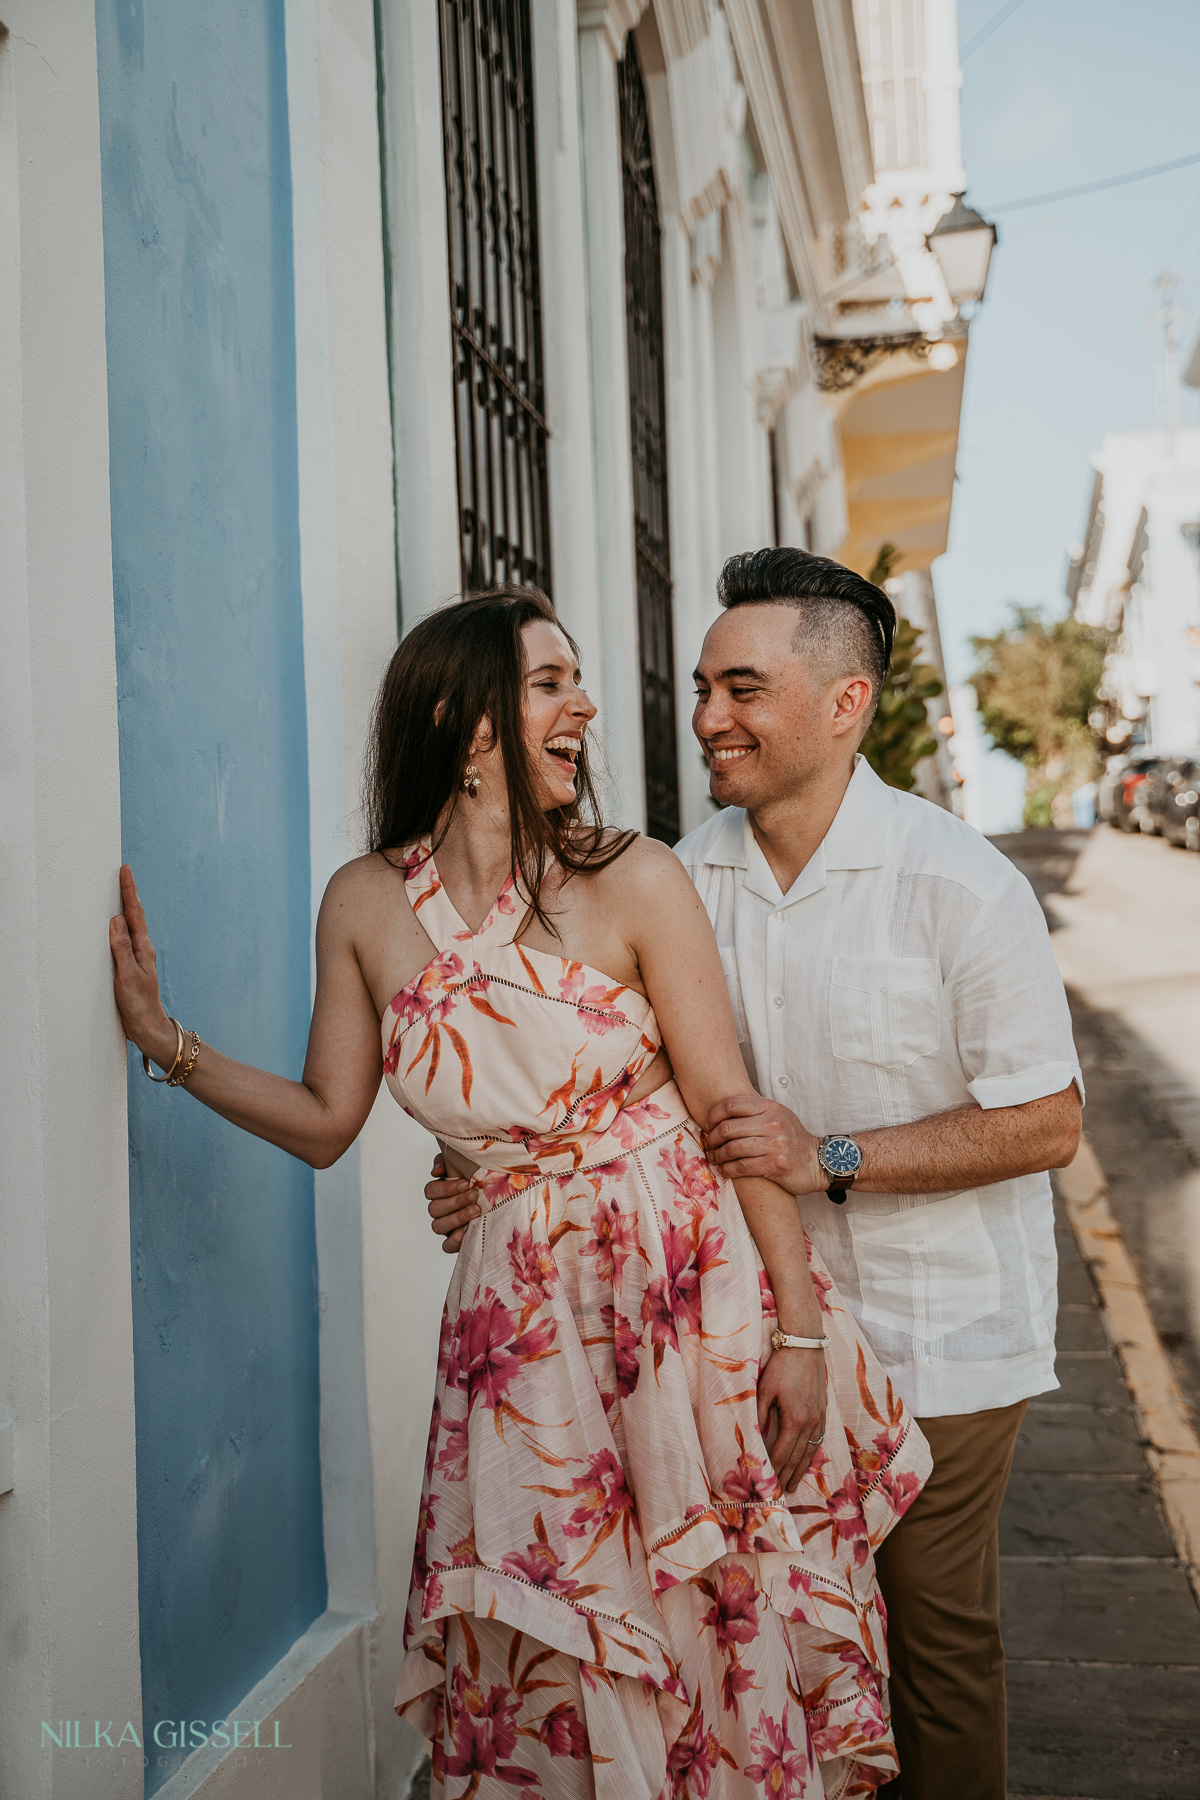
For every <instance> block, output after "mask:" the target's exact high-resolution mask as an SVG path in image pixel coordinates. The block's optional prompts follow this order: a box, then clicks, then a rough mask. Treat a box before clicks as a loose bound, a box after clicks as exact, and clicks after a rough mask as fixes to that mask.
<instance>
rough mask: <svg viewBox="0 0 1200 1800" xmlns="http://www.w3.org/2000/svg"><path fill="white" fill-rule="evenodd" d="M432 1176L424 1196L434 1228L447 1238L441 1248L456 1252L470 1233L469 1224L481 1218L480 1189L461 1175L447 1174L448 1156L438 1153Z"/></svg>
mask: <svg viewBox="0 0 1200 1800" xmlns="http://www.w3.org/2000/svg"><path fill="white" fill-rule="evenodd" d="M429 1173H430V1175H431V1176H432V1177H433V1179H432V1180H431V1181H427V1182H426V1183H425V1198H426V1199H427V1200H428V1202H429V1217H430V1218H431V1219H432V1220H433V1229H434V1231H435V1232H436V1233H437V1235H438V1236H439V1237H440V1238H443V1239H444V1240H445V1241H444V1243H443V1244H442V1249H443V1250H444V1251H446V1253H447V1255H449V1256H453V1255H455V1254H456V1253H457V1251H458V1250H459V1249H461V1247H462V1241H463V1239H464V1237H465V1236H466V1235H467V1226H468V1225H469V1224H470V1223H471V1220H472V1219H477V1218H479V1216H480V1214H481V1212H482V1208H481V1207H480V1205H479V1189H478V1188H475V1187H472V1186H471V1183H470V1182H469V1181H464V1180H463V1179H462V1178H461V1176H457V1175H452V1176H448V1175H447V1173H446V1159H445V1157H443V1156H436V1157H435V1158H434V1161H433V1167H432V1169H430V1171H429Z"/></svg>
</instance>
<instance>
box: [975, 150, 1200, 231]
mask: <svg viewBox="0 0 1200 1800" xmlns="http://www.w3.org/2000/svg"><path fill="white" fill-rule="evenodd" d="M1193 163H1200V150H1197V151H1196V152H1195V154H1194V155H1192V156H1177V157H1176V158H1175V160H1174V162H1164V163H1153V164H1152V165H1151V166H1150V168H1148V169H1130V170H1128V171H1127V172H1126V173H1125V174H1124V175H1109V176H1106V177H1105V179H1104V180H1103V181H1085V182H1084V183H1083V185H1082V187H1069V188H1058V189H1057V190H1056V191H1055V192H1054V193H1053V194H1027V195H1026V196H1025V198H1024V199H1023V200H1001V201H1000V202H999V203H998V204H997V205H995V206H986V207H984V209H983V210H984V213H985V215H986V216H988V217H990V216H991V215H992V213H1005V212H1018V211H1020V209H1021V208H1022V207H1025V206H1048V205H1049V203H1050V202H1051V201H1052V200H1078V199H1079V197H1080V196H1081V195H1082V194H1098V193H1100V192H1101V190H1102V189H1103V188H1114V187H1124V186H1125V184H1126V183H1127V182H1130V181H1146V180H1148V179H1149V177H1150V176H1151V175H1169V174H1170V172H1171V170H1172V169H1187V168H1190V167H1191V166H1192V164H1193Z"/></svg>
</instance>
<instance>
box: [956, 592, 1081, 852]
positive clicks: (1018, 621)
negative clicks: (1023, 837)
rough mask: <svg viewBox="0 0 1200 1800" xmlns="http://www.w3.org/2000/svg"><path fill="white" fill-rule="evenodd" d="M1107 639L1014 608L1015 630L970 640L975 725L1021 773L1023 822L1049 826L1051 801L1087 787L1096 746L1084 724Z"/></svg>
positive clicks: (1072, 623)
mask: <svg viewBox="0 0 1200 1800" xmlns="http://www.w3.org/2000/svg"><path fill="white" fill-rule="evenodd" d="M1111 641H1112V638H1111V634H1110V633H1109V632H1107V631H1104V630H1101V629H1100V628H1099V627H1098V626H1094V625H1082V624H1080V622H1079V620H1078V619H1071V618H1067V619H1055V620H1047V618H1046V617H1045V615H1044V613H1043V612H1042V611H1041V609H1040V608H1039V607H1036V606H1014V607H1013V609H1012V623H1011V624H1010V625H1007V626H1005V627H1004V628H1003V630H1001V631H997V632H993V633H992V635H991V636H990V637H985V636H977V637H973V638H972V639H971V648H972V649H973V650H974V652H975V656H976V666H975V672H974V674H973V675H972V676H971V684H972V686H973V687H974V689H975V692H976V694H977V695H978V698H979V719H980V723H981V725H982V726H983V729H984V730H985V731H986V732H987V734H988V736H989V737H990V738H991V739H992V741H993V743H994V744H995V745H996V747H997V748H998V749H1000V750H1003V751H1004V752H1005V754H1006V755H1008V756H1011V757H1013V758H1015V760H1016V761H1017V762H1019V763H1023V764H1024V766H1025V823H1026V825H1049V824H1051V823H1052V822H1053V817H1054V800H1055V798H1056V797H1057V796H1058V795H1059V794H1069V793H1071V792H1073V791H1074V789H1075V788H1077V787H1080V786H1082V784H1083V783H1084V782H1086V781H1090V780H1091V779H1092V778H1093V777H1094V776H1095V775H1096V773H1097V770H1098V767H1099V744H1098V740H1097V738H1096V734H1095V732H1094V731H1093V730H1092V728H1091V726H1090V725H1089V724H1088V713H1089V712H1090V711H1091V710H1092V708H1093V707H1094V706H1095V704H1096V690H1097V688H1098V687H1099V685H1100V680H1101V677H1102V675H1103V673H1104V658H1105V655H1106V654H1107V651H1108V648H1109V645H1110V643H1111Z"/></svg>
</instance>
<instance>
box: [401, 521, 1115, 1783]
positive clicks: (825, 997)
mask: <svg viewBox="0 0 1200 1800" xmlns="http://www.w3.org/2000/svg"><path fill="white" fill-rule="evenodd" d="M718 597H719V599H720V601H721V605H722V608H723V609H724V610H723V613H722V616H721V617H720V618H718V620H717V621H716V623H715V624H714V625H713V626H712V627H711V629H710V630H709V632H708V635H707V636H706V638H705V641H704V647H703V650H702V652H701V656H700V662H699V665H698V667H697V669H696V687H697V704H696V710H695V714H694V717H693V721H692V724H693V729H694V731H695V733H696V736H697V738H698V739H699V741H700V743H701V746H702V747H703V749H704V752H705V755H706V757H707V760H708V764H709V770H710V787H711V792H712V795H713V798H714V799H715V800H717V801H718V802H720V803H721V805H722V806H723V808H724V810H723V811H721V812H720V813H718V814H717V815H716V816H715V817H714V818H712V819H710V820H709V821H708V823H707V824H705V825H703V826H701V827H700V829H699V830H698V831H694V832H692V833H691V834H690V835H689V836H688V837H686V838H685V839H684V840H683V842H682V843H681V844H679V845H678V847H677V852H676V853H677V855H678V856H679V857H680V858H681V860H682V861H683V863H684V866H685V867H686V868H687V870H688V872H689V874H690V875H691V877H692V880H693V882H694V883H695V885H696V887H697V890H698V891H699V894H700V896H701V899H702V900H703V902H704V905H705V907H706V909H707V911H708V913H709V916H710V918H711V919H712V922H713V927H714V929H715V931H716V935H717V941H718V944H719V946H720V950H721V958H722V962H723V964H724V967H725V973H726V978H727V980H728V983H729V990H730V995H731V998H732V1000H733V1006H734V1014H735V1017H736V1019H737V1023H738V1033H739V1037H740V1038H741V1041H742V1049H743V1053H744V1056H745V1059H746V1065H747V1070H748V1072H749V1074H750V1077H751V1080H752V1081H753V1082H754V1083H755V1085H756V1087H757V1089H758V1090H759V1092H758V1093H754V1094H747V1095H743V1096H738V1097H734V1098H732V1099H730V1100H727V1101H725V1102H723V1103H722V1104H721V1105H720V1106H718V1107H717V1108H716V1109H715V1110H714V1112H713V1114H712V1116H711V1117H710V1118H709V1119H708V1120H707V1121H705V1129H706V1135H707V1141H708V1146H709V1152H710V1155H711V1156H712V1157H713V1159H714V1161H716V1162H718V1163H719V1164H720V1165H721V1166H722V1167H723V1168H724V1170H725V1172H726V1173H727V1174H731V1175H767V1176H770V1177H771V1178H772V1179H774V1180H776V1181H778V1182H780V1183H781V1185H782V1186H784V1187H786V1188H788V1189H789V1190H790V1191H791V1192H793V1193H795V1194H796V1196H797V1203H798V1205H799V1207H800V1211H801V1214H802V1217H803V1219H804V1224H805V1227H806V1229H807V1231H808V1233H809V1236H810V1238H811V1239H812V1241H813V1243H814V1245H815V1246H816V1248H817V1251H818V1253H819V1254H820V1256H821V1257H822V1259H823V1260H824V1262H825V1264H826V1267H827V1268H828V1269H829V1272H830V1274H831V1275H832V1276H833V1279H834V1281H835V1282H836V1283H837V1286H838V1288H839V1289H840V1292H841V1294H842V1297H843V1299H844V1301H845V1303H846V1305H847V1306H848V1307H849V1308H850V1310H851V1312H852V1313H853V1314H854V1316H855V1319H856V1320H857V1321H858V1323H859V1325H860V1327H861V1329H862V1331H863V1334H864V1336H865V1337H866V1338H867V1339H868V1341H869V1342H870V1344H871V1345H872V1347H873V1348H874V1350H875V1352H876V1354H877V1355H878V1357H879V1360H880V1362H881V1363H882V1364H883V1366H884V1368H885V1369H886V1370H887V1371H888V1373H889V1374H890V1375H891V1377H892V1380H893V1381H894V1383H895V1385H896V1387H897V1388H898V1390H899V1392H900V1393H901V1394H902V1395H903V1397H904V1399H905V1400H906V1401H907V1403H908V1405H909V1407H910V1409H911V1410H912V1412H913V1413H914V1414H915V1416H916V1418H917V1420H918V1422H919V1423H920V1425H921V1427H922V1429H923V1431H924V1432H925V1434H926V1436H927V1437H928V1439H929V1442H930V1445H931V1448H932V1450H933V1457H934V1472H933V1475H932V1476H931V1478H930V1481H929V1483H928V1484H927V1486H926V1488H925V1489H924V1491H923V1493H922V1494H921V1496H920V1497H919V1499H918V1500H917V1502H916V1503H915V1504H914V1506H913V1507H912V1508H911V1510H910V1511H909V1512H908V1513H907V1514H906V1516H905V1518H904V1519H903V1520H902V1521H901V1523H900V1525H899V1526H897V1528H896V1529H895V1530H894V1531H893V1532H892V1534H891V1535H890V1536H889V1537H888V1538H887V1540H886V1541H885V1542H884V1544H883V1545H882V1546H881V1549H880V1551H879V1554H878V1558H877V1564H878V1571H879V1580H880V1586H881V1589H882V1591H883V1595H884V1600H885V1602H886V1605H887V1608H888V1646H889V1655H890V1658H891V1665H892V1680H891V1694H892V1706H893V1723H894V1727H895V1734H896V1742H897V1747H898V1750H899V1754H900V1766H901V1771H902V1774H901V1783H902V1788H901V1787H899V1786H898V1787H896V1788H895V1789H894V1790H892V1791H894V1792H896V1793H900V1792H901V1791H902V1792H903V1795H904V1800H1004V1796H1005V1792H1006V1761H1007V1758H1006V1742H1005V1697H1004V1674H1003V1666H1004V1665H1003V1650H1002V1646H1001V1643H1000V1631H999V1593H998V1585H999V1554H998V1542H997V1521H998V1517H999V1511H1000V1505H1001V1502H1002V1500H1003V1496H1004V1488H1005V1485H1006V1482H1007V1480H1008V1472H1009V1467H1010V1465H1011V1462H1012V1456H1013V1450H1014V1447H1015V1444H1016V1437H1017V1431H1018V1428H1019V1426H1020V1423H1021V1419H1022V1416H1023V1414H1024V1411H1025V1407H1026V1404H1027V1402H1028V1400H1029V1399H1030V1397H1031V1396H1032V1395H1034V1394H1039V1393H1044V1392H1046V1391H1047V1390H1048V1389H1051V1388H1053V1387H1056V1386H1057V1382H1056V1380H1055V1376H1054V1336H1053V1332H1054V1316H1055V1310H1056V1260H1055V1249H1054V1220H1053V1211H1052V1206H1051V1197H1050V1183H1049V1179H1048V1177H1047V1175H1046V1173H1045V1171H1046V1170H1048V1169H1050V1168H1059V1167H1063V1166H1065V1164H1066V1163H1068V1162H1069V1161H1070V1160H1071V1158H1072V1156H1073V1155H1074V1153H1075V1149H1076V1147H1077V1144H1078V1141H1079V1129H1080V1104H1081V1095H1082V1081H1081V1078H1080V1074H1079V1066H1078V1062H1077V1059H1076V1055H1075V1050H1074V1045H1073V1043H1072V1039H1071V1027H1070V1018H1069V1014H1068V1011H1067V1006H1066V1000H1065V996H1064V994H1063V990H1062V983H1061V981H1060V979H1059V976H1058V972H1057V969H1056V967H1055V964H1054V959H1053V956H1052V954H1051V951H1050V944H1049V938H1048V935H1047V931H1046V926H1045V922H1044V920H1043V918H1042V914H1041V910H1040V908H1039V907H1038V904H1037V901H1036V900H1035V898H1034V896H1033V893H1032V891H1031V889H1030V888H1029V885H1028V883H1027V882H1026V881H1025V879H1024V877H1023V876H1021V875H1020V874H1018V872H1017V871H1016V869H1015V868H1013V866H1012V865H1011V864H1010V863H1009V862H1008V861H1007V859H1006V858H1005V857H1003V856H1002V855H1000V853H999V852H998V851H996V850H994V849H993V848H992V846H991V845H990V844H988V843H987V841H986V839H984V838H982V837H980V836H979V835H978V834H977V833H976V832H974V831H973V830H971V828H970V827H968V826H966V825H963V824H962V823H961V822H960V821H959V820H957V819H955V818H953V817H952V816H951V815H950V814H949V813H946V812H943V811H942V810H941V809H939V808H938V807H935V806H931V805H929V804H928V803H927V802H925V801H923V800H920V799H918V798H916V797H915V796H913V795H909V794H904V793H900V792H898V791H896V790H894V789H891V788H888V787H886V786H885V785H884V784H883V783H882V782H881V781H880V780H879V778H878V777H877V776H876V775H875V774H874V772H873V771H872V770H871V768H870V766H869V764H868V763H867V762H866V761H865V760H864V759H863V758H862V757H861V756H860V755H859V754H858V745H859V743H860V742H861V740H862V737H863V735H864V733H865V732H866V729H867V727H868V725H869V723H870V720H871V717H872V716H873V713H874V710H875V705H876V703H877V701H878V696H879V690H880V688H881V686H882V683H883V680H884V677H885V675H886V672H887V665H888V660H889V657H890V654H891V644H892V636H893V633H894V629H895V614H894V611H893V609H892V607H891V604H890V602H889V601H888V599H887V597H886V595H884V594H883V593H881V592H880V590H879V589H877V588H875V587H873V586H872V585H871V584H870V583H869V582H866V581H864V580H863V579H862V578H861V577H860V576H857V575H855V574H853V573H852V572H851V571H849V570H847V569H844V568H842V567H840V566H839V565H838V564H836V563H833V562H830V561H828V560H827V559H825V558H822V557H816V556H812V555H810V554H808V553H807V552H805V551H801V550H794V549H787V548H780V549H771V550H762V551H758V552H755V553H753V554H748V555H744V556H738V557H733V558H731V560H730V561H729V562H728V563H726V565H725V568H724V570H723V571H722V575H721V580H720V583H719V586H718ZM834 1139H836V1140H837V1141H836V1142H835V1141H833V1140H834ZM426 1193H427V1195H428V1196H429V1198H430V1201H431V1206H430V1211H431V1212H432V1213H438V1212H441V1213H442V1215H443V1216H442V1217H441V1218H440V1219H438V1220H437V1221H436V1222H435V1229H436V1230H439V1231H442V1232H443V1233H445V1232H448V1231H453V1230H454V1228H455V1226H457V1225H461V1223H462V1222H464V1221H465V1219H467V1218H469V1217H470V1216H473V1212H474V1208H473V1207H468V1208H467V1209H465V1210H464V1209H463V1198H464V1196H463V1189H462V1184H455V1183H440V1182H435V1183H432V1184H431V1186H430V1187H429V1188H427V1190H426ZM453 1241H454V1240H453V1239H451V1242H453Z"/></svg>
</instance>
